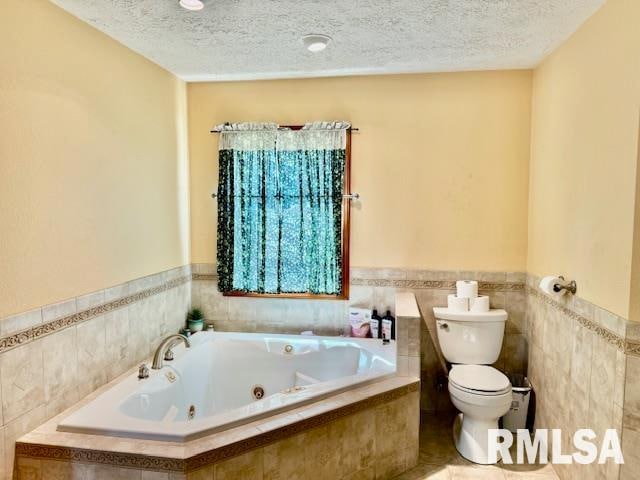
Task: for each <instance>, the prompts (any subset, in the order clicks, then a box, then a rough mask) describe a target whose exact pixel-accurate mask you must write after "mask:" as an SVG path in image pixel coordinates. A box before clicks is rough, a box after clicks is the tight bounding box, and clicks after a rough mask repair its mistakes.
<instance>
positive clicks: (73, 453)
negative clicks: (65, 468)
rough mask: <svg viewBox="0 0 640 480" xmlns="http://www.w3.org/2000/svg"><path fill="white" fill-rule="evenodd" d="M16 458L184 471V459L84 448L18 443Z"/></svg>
mask: <svg viewBox="0 0 640 480" xmlns="http://www.w3.org/2000/svg"><path fill="white" fill-rule="evenodd" d="M16 456H20V457H29V458H40V459H47V460H58V461H65V462H80V463H98V464H101V465H112V466H114V467H124V468H135V469H141V470H154V471H171V472H182V471H184V465H185V462H184V460H182V459H175V458H164V457H150V456H146V455H144V454H143V453H141V454H139V455H137V454H133V453H117V452H116V453H114V452H103V451H99V450H89V449H84V448H68V447H59V446H52V445H38V444H26V443H19V442H18V443H16Z"/></svg>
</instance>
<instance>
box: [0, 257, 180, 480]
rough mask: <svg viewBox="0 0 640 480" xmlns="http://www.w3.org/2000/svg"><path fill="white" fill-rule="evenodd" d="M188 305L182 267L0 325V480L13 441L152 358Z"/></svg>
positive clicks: (8, 468) (9, 464)
mask: <svg viewBox="0 0 640 480" xmlns="http://www.w3.org/2000/svg"><path fill="white" fill-rule="evenodd" d="M190 305H191V267H190V266H184V267H179V268H175V269H172V270H168V271H165V272H161V273H158V274H155V275H150V276H147V277H144V278H139V279H136V280H132V281H129V282H126V283H123V284H121V285H117V286H114V287H112V288H107V289H105V290H101V291H98V292H94V293H91V294H88V295H83V296H80V297H77V298H72V299H69V300H66V301H63V302H60V303H57V304H54V305H47V306H44V307H42V308H39V309H35V310H32V311H30V312H26V313H23V314H20V315H14V316H11V317H8V318H5V319H3V320H2V321H0V385H1V389H0V396H1V402H0V403H1V405H2V408H1V412H0V420H1V421H0V423H1V424H2V427H0V478H12V473H11V472H12V470H13V464H14V461H13V459H14V444H15V440H16V439H17V438H19V437H21V436H22V435H24V434H25V433H27V432H29V431H31V430H33V429H34V428H36V427H37V426H38V425H40V424H42V423H43V422H44V421H46V420H47V419H48V418H51V417H53V416H55V415H57V414H58V413H60V412H61V411H63V410H65V409H66V408H67V407H69V406H70V405H72V404H74V403H76V402H78V401H79V400H80V399H82V398H83V397H85V396H86V395H88V394H90V393H91V392H93V391H94V390H96V389H97V388H99V387H101V386H102V385H104V384H106V383H107V382H109V381H111V380H113V379H114V378H116V377H118V376H119V375H120V374H122V373H123V372H125V371H126V370H128V369H130V368H131V367H132V366H134V365H136V364H137V363H138V362H140V361H142V360H143V359H145V358H147V357H149V355H150V354H151V352H152V349H153V348H155V347H156V346H157V345H158V343H159V342H160V339H161V338H163V337H165V336H167V335H168V334H169V333H174V332H176V331H178V329H179V328H180V327H182V326H183V324H184V320H185V315H186V313H187V311H188V309H189V307H190Z"/></svg>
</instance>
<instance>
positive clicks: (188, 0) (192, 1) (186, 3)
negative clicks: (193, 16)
mask: <svg viewBox="0 0 640 480" xmlns="http://www.w3.org/2000/svg"><path fill="white" fill-rule="evenodd" d="M180 6H181V7H182V8H186V9H187V10H202V9H203V8H204V3H202V2H201V1H200V0H180Z"/></svg>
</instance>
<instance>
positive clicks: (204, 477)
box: [187, 465, 213, 480]
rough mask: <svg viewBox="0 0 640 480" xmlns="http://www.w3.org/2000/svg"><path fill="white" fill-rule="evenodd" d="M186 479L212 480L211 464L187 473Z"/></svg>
mask: <svg viewBox="0 0 640 480" xmlns="http://www.w3.org/2000/svg"><path fill="white" fill-rule="evenodd" d="M187 480H213V466H212V465H209V466H208V467H204V468H201V469H199V470H196V471H195V472H189V473H188V474H187Z"/></svg>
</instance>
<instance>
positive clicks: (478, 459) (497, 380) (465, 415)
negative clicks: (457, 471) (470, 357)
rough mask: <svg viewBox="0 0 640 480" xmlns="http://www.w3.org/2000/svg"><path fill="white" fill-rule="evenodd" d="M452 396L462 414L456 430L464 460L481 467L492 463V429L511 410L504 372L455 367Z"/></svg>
mask: <svg viewBox="0 0 640 480" xmlns="http://www.w3.org/2000/svg"><path fill="white" fill-rule="evenodd" d="M449 394H450V395H451V401H452V403H453V405H454V406H455V407H456V408H457V409H458V410H460V412H462V422H461V424H459V425H458V426H456V428H454V441H455V444H456V449H457V450H458V452H459V453H460V455H462V456H463V457H464V458H466V459H468V460H470V461H472V462H475V463H479V464H484V465H486V464H490V463H493V462H491V461H490V459H489V440H488V438H489V437H488V434H489V430H490V429H495V428H498V419H499V418H500V417H502V416H503V415H504V414H505V413H507V412H508V411H509V408H510V407H511V400H512V396H511V383H509V379H508V378H507V377H506V376H505V375H504V374H502V373H501V372H500V371H498V370H496V369H495V368H493V367H489V366H486V365H454V366H453V367H452V369H451V371H450V372H449Z"/></svg>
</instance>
